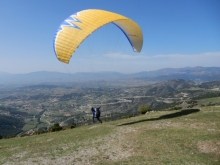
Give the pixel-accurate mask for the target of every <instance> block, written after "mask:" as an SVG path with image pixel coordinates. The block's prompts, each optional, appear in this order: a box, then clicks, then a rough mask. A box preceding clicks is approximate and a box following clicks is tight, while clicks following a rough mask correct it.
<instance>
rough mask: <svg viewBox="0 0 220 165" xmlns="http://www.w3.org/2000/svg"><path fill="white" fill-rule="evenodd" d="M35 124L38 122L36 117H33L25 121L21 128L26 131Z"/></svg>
mask: <svg viewBox="0 0 220 165" xmlns="http://www.w3.org/2000/svg"><path fill="white" fill-rule="evenodd" d="M37 124H38V121H37V118H34V119H32V120H30V121H29V122H28V123H26V124H25V125H24V127H23V128H22V130H23V131H28V130H30V129H33V128H35V127H36V125H37Z"/></svg>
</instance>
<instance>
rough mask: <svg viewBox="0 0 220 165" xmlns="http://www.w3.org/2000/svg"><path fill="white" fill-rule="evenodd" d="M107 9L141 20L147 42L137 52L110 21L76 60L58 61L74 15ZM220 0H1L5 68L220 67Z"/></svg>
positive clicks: (0, 62) (0, 48)
mask: <svg viewBox="0 0 220 165" xmlns="http://www.w3.org/2000/svg"><path fill="white" fill-rule="evenodd" d="M93 8H94V9H103V10H108V11H112V12H116V13H119V14H121V15H124V16H126V17H129V18H131V19H133V20H134V21H136V22H137V23H138V24H139V25H140V26H141V28H142V30H143V34H144V44H143V49H142V51H141V53H134V52H133V50H132V48H131V46H130V45H129V42H128V41H127V39H126V37H125V36H124V34H123V33H122V32H121V31H120V30H119V29H117V27H115V26H114V25H107V26H106V27H102V28H100V29H99V30H98V31H96V32H95V33H94V34H92V35H91V36H90V37H89V38H88V39H87V40H86V41H85V42H84V43H83V44H82V45H81V46H80V47H79V49H78V50H77V52H76V53H75V54H74V56H73V57H72V59H71V61H70V64H64V63H62V62H60V61H58V60H57V58H56V57H55V54H54V51H53V38H54V35H55V33H56V30H57V28H58V26H59V25H60V24H61V22H62V21H63V20H64V19H65V18H67V17H68V16H69V15H71V14H73V13H76V12H78V11H81V10H84V9H93ZM219 9H220V1H219V0H154V1H150V0H149V1H148V0H111V1H110V0H109V1H108V0H91V1H90V0H78V1H76V0H53V1H49V0H48V1H46V0H1V1H0V20H1V23H0V72H7V73H29V72H35V71H58V72H69V73H75V72H96V71H117V72H122V73H134V72H139V71H151V70H156V69H161V68H180V67H194V66H205V67H208V66H217V67H220V19H219V18H220V10H219Z"/></svg>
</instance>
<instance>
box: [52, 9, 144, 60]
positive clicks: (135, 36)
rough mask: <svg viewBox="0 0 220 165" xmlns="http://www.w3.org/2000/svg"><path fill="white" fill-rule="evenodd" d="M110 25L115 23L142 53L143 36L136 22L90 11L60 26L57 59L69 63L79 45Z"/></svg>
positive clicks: (80, 13)
mask: <svg viewBox="0 0 220 165" xmlns="http://www.w3.org/2000/svg"><path fill="white" fill-rule="evenodd" d="M108 23H114V24H115V25H116V26H118V27H119V28H120V29H121V30H122V31H123V32H124V34H125V35H126V37H127V38H128V40H129V42H130V44H131V46H132V47H133V50H134V51H136V52H140V51H141V48H142V44H143V34H142V30H141V28H140V26H139V25H138V24H137V23H136V22H134V21H133V20H131V19H129V18H127V17H124V16H122V15H119V14H117V13H113V12H109V11H105V10H95V9H90V10H83V11H80V12H78V13H76V14H73V15H71V16H70V17H68V18H67V19H66V20H64V22H63V23H62V24H61V25H60V27H59V28H58V30H57V33H56V35H55V38H54V51H55V54H56V56H57V58H58V59H59V60H60V61H62V62H65V63H69V61H70V58H71V57H72V55H73V54H74V52H75V51H76V49H77V48H78V47H79V45H80V44H81V43H82V42H83V41H84V40H85V39H86V38H87V37H88V36H89V35H90V34H91V33H93V32H94V31H95V30H97V29H98V28H100V27H102V26H104V25H106V24H108Z"/></svg>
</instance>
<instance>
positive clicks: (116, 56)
mask: <svg viewBox="0 0 220 165" xmlns="http://www.w3.org/2000/svg"><path fill="white" fill-rule="evenodd" d="M104 56H105V57H108V58H114V59H140V58H146V57H145V56H144V55H128V54H122V53H109V54H105V55H104Z"/></svg>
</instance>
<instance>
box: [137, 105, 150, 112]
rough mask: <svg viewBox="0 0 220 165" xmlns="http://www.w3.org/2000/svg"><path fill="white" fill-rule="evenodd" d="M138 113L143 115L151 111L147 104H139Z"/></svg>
mask: <svg viewBox="0 0 220 165" xmlns="http://www.w3.org/2000/svg"><path fill="white" fill-rule="evenodd" d="M138 111H139V112H140V114H145V113H146V112H149V111H151V108H150V106H149V105H148V104H141V105H139V107H138Z"/></svg>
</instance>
